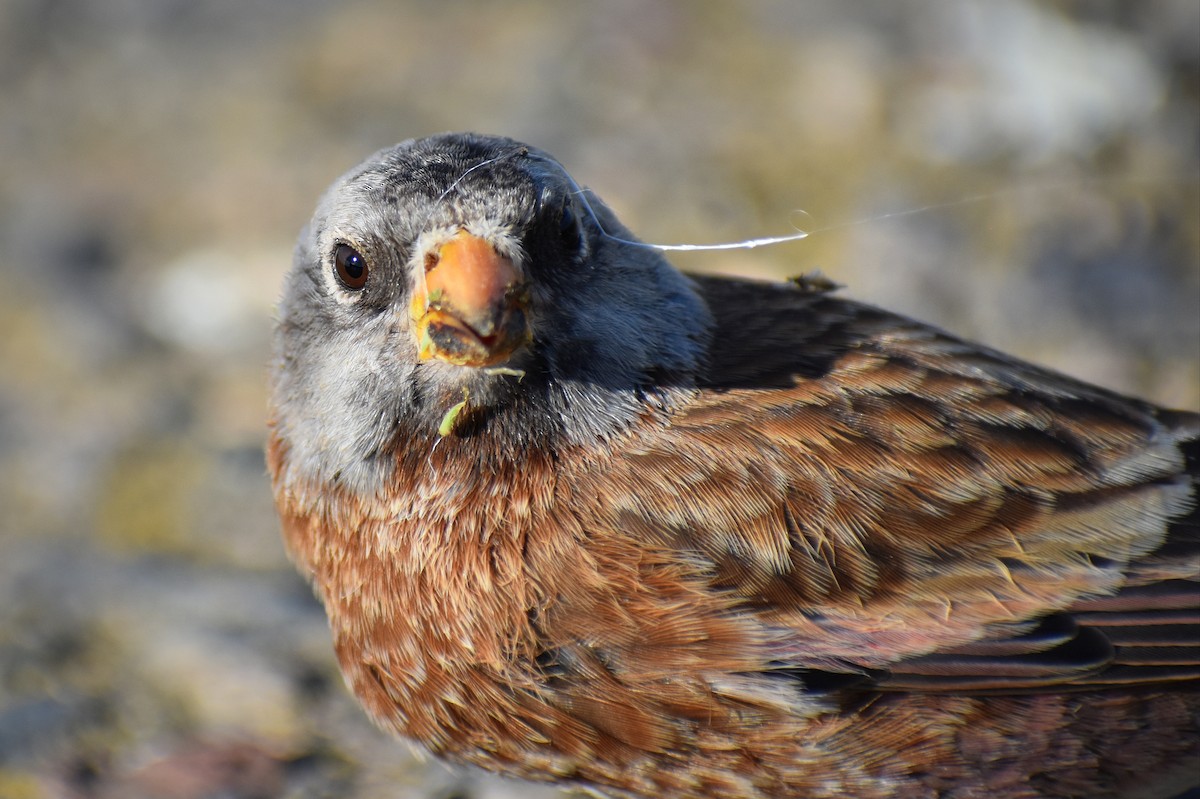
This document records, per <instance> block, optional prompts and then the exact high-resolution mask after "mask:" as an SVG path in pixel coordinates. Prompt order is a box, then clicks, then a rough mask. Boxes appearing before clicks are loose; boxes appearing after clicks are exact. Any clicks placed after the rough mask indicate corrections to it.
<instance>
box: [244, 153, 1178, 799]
mask: <svg viewBox="0 0 1200 799" xmlns="http://www.w3.org/2000/svg"><path fill="white" fill-rule="evenodd" d="M273 347H274V350H273V355H272V356H271V363H270V367H269V374H270V377H269V383H270V400H269V405H270V408H269V417H268V436H267V465H268V471H269V473H270V477H271V481H272V488H273V494H274V499H275V504H276V508H277V511H278V516H279V520H280V526H281V528H282V535H283V539H284V543H285V546H286V549H287V552H288V554H289V556H290V557H291V559H292V560H293V561H294V563H295V564H296V567H297V568H298V570H299V571H300V573H301V574H303V575H304V576H305V577H306V578H307V579H308V580H309V581H310V582H311V583H312V585H313V587H314V591H315V593H316V594H317V595H318V597H319V598H320V599H321V601H322V602H323V605H324V608H325V611H326V614H327V616H328V620H329V625H330V630H331V636H332V646H333V650H334V653H335V655H336V658H337V661H338V665H339V667H340V669H341V671H342V673H343V676H344V678H345V681H346V683H347V685H348V687H349V689H350V691H351V692H352V693H353V694H354V695H355V697H356V698H357V700H358V702H359V703H361V705H362V706H363V708H364V709H365V711H366V712H367V714H369V716H370V717H371V718H372V719H373V720H374V721H375V722H376V723H377V724H378V725H379V726H380V727H381V728H383V729H384V730H386V731H388V732H391V733H394V734H395V735H396V736H398V737H400V738H402V739H404V740H407V741H408V742H409V743H410V744H412V745H413V746H414V747H416V748H417V749H418V750H419V751H422V752H425V753H429V754H431V755H433V756H434V757H437V758H440V759H443V760H445V761H447V762H449V763H452V764H458V765H461V766H467V767H480V768H483V769H486V770H489V771H492V772H496V773H499V774H502V775H506V776H509V777H513V778H518V779H524V780H533V781H542V782H551V783H555V784H557V785H560V786H563V787H566V788H573V789H577V790H583V791H586V792H589V793H590V794H592V795H596V796H602V797H611V798H612V799H637V798H639V797H677V798H679V799H700V797H703V798H704V799H735V798H736V799H750V798H759V799H767V798H768V797H770V798H772V799H778V798H779V797H794V798H795V799H799V798H800V797H805V798H808V797H856V798H857V799H884V797H902V798H903V799H933V797H938V798H939V799H962V798H964V797H989V798H991V799H1030V798H1032V797H1087V798H1088V799H1095V798H1096V797H1112V796H1174V795H1176V794H1179V793H1181V792H1183V791H1185V790H1187V789H1188V788H1189V787H1192V786H1195V785H1196V784H1198V783H1200V691H1197V687H1198V686H1200V520H1198V516H1197V510H1196V507H1197V500H1196V484H1197V475H1198V473H1200V414H1197V413H1193V412H1188V411H1182V410H1168V409H1164V408H1160V407H1156V406H1154V405H1152V404H1150V403H1148V402H1145V401H1142V400H1138V399H1133V398H1129V397H1125V396H1121V395H1119V394H1117V393H1113V392H1111V391H1108V390H1105V389H1103V388H1100V387H1096V386H1092V385H1089V384H1086V383H1084V382H1081V381H1078V380H1076V379H1073V378H1071V377H1068V376H1065V375H1063V374H1060V373H1057V372H1054V371H1051V370H1048V369H1045V368H1041V367H1038V366H1035V365H1033V364H1030V363H1026V362H1023V361H1021V360H1019V359H1017V358H1014V357H1010V356H1009V355H1006V354H1003V353H1001V352H998V351H996V350H993V349H989V348H987V347H985V346H982V345H979V344H975V343H971V342H968V341H965V340H962V339H960V338H958V337H955V336H954V335H952V334H950V333H948V332H945V331H942V330H940V329H938V328H936V327H933V326H931V325H928V324H924V323H922V322H919V321H915V320H912V319H909V318H906V317H904V316H901V315H898V314H895V313H891V312H888V311H886V310H883V309H880V308H877V307H874V306H871V305H867V304H864V303H860V302H856V301H854V300H851V299H847V298H843V297H842V296H841V295H840V291H839V287H837V286H835V285H833V284H832V283H831V282H830V281H828V280H825V279H822V278H819V277H808V278H798V279H795V280H791V281H781V282H768V281H758V280H750V279H745V278H739V277H732V276H712V275H707V276H704V275H689V274H685V273H683V272H681V271H679V270H677V269H676V268H675V267H674V266H672V265H671V264H670V263H669V261H668V259H667V258H666V257H665V255H664V254H663V252H662V251H661V250H659V249H656V248H654V247H653V246H648V245H646V244H644V243H643V242H641V241H640V240H639V239H638V238H637V237H636V236H635V234H634V233H633V232H632V231H631V230H630V229H628V228H627V227H626V226H625V225H623V224H622V223H621V222H620V221H619V220H618V219H617V218H616V216H615V215H614V213H613V212H612V211H611V210H610V209H609V208H608V207H607V206H606V205H605V204H604V202H603V201H602V200H601V199H600V198H599V197H598V196H597V195H596V194H595V193H594V192H592V191H590V190H588V189H585V188H582V187H581V186H580V185H579V184H578V183H577V182H576V181H575V180H574V179H573V178H572V177H571V175H570V174H569V173H568V172H567V170H566V169H565V168H564V167H563V166H562V165H561V164H560V163H559V162H558V161H557V160H555V158H554V157H552V156H551V155H549V154H548V153H546V152H544V151H542V150H539V149H537V148H536V147H533V146H530V145H527V144H524V143H521V142H518V141H515V140H513V139H510V138H505V137H500V136H490V135H482V134H474V133H448V134H440V135H435V136H429V137H425V138H418V139H410V140H407V141H404V142H401V143H400V144H397V145H395V146H393V147H389V148H387V149H383V150H381V151H379V152H377V153H375V154H374V155H371V156H370V157H368V158H367V159H366V160H365V161H363V162H362V163H361V164H360V165H358V166H357V167H355V168H353V169H351V170H350V171H349V172H347V173H346V174H344V175H343V176H342V177H340V178H339V179H338V180H336V181H335V182H334V183H333V185H332V186H331V187H330V188H329V189H328V190H327V191H326V192H325V193H324V194H323V195H322V197H321V199H320V200H319V202H318V204H317V208H316V211H315V213H314V215H313V217H312V219H311V221H310V222H309V223H308V224H307V226H306V227H304V229H303V231H302V232H301V234H300V237H299V240H298V243H297V245H296V248H295V251H294V259H293V265H292V267H291V269H290V271H289V272H288V274H287V276H286V278H285V279H284V287H283V291H282V296H281V299H280V300H279V303H278V307H277V312H276V324H275V332H274V344H273Z"/></svg>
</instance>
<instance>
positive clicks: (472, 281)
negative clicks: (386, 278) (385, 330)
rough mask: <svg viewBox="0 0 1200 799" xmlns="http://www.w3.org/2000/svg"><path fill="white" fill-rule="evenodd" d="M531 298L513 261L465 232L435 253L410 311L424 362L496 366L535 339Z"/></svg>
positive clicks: (414, 294)
mask: <svg viewBox="0 0 1200 799" xmlns="http://www.w3.org/2000/svg"><path fill="white" fill-rule="evenodd" d="M527 305H528V293H527V292H526V291H525V287H524V284H523V282H522V280H521V273H520V271H519V270H518V269H517V267H516V265H515V264H513V262H512V261H511V260H509V259H508V258H505V257H504V256H502V255H500V254H499V253H497V252H496V250H495V248H493V247H492V245H490V244H488V243H487V242H486V241H484V240H483V239H481V238H479V237H478V236H475V235H472V234H470V233H467V232H466V231H465V230H462V231H459V232H458V234H457V235H455V236H454V238H452V239H450V240H449V241H447V242H446V243H445V244H443V245H441V246H440V247H438V248H437V249H436V250H434V251H432V252H430V253H429V255H428V256H427V257H426V261H425V280H424V285H421V286H418V287H417V290H416V291H415V292H414V293H413V298H412V305H411V306H410V308H409V312H410V314H411V315H412V319H413V323H414V324H415V325H416V334H417V342H418V345H419V347H420V350H419V355H420V358H421V360H428V359H430V358H438V359H439V360H443V361H446V362H447V363H452V364H456V365H458V366H491V365H492V364H495V363H499V362H501V361H503V360H505V359H506V358H508V356H510V355H512V353H513V352H515V351H516V350H517V349H518V348H519V347H521V346H522V345H523V344H525V343H526V342H527V341H528V340H529V325H528V322H527V321H526V317H525V308H526V307H527Z"/></svg>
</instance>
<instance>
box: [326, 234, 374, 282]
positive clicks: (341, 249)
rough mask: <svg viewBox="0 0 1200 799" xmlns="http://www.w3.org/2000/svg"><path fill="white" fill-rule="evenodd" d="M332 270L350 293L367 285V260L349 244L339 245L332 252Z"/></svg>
mask: <svg viewBox="0 0 1200 799" xmlns="http://www.w3.org/2000/svg"><path fill="white" fill-rule="evenodd" d="M333 269H334V271H335V272H337V276H338V280H339V281H341V284H342V285H343V286H345V287H346V288H348V289H350V290H351V291H358V290H359V289H361V288H362V287H363V286H365V285H367V274H368V271H369V270H368V269H367V259H366V258H363V257H362V255H361V254H360V253H359V251H358V250H356V249H354V248H353V247H351V246H350V245H349V244H339V245H338V246H337V249H336V250H334V251H333Z"/></svg>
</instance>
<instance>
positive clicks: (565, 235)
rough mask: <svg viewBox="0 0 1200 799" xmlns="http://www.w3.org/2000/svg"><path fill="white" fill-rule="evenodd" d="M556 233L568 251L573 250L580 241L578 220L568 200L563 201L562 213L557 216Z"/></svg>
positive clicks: (577, 246)
mask: <svg viewBox="0 0 1200 799" xmlns="http://www.w3.org/2000/svg"><path fill="white" fill-rule="evenodd" d="M558 234H559V237H560V240H561V241H562V244H563V247H565V248H566V249H567V250H568V251H569V252H575V251H576V250H578V249H579V246H580V244H581V243H582V242H581V241H580V238H579V235H580V234H579V220H578V219H576V218H575V211H574V209H572V208H571V203H570V202H565V203H563V207H562V215H561V216H560V217H559V218H558Z"/></svg>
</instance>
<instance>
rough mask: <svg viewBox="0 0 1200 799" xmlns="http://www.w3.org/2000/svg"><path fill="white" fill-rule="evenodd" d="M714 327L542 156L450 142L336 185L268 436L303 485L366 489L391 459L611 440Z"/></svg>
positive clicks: (313, 246) (294, 309)
mask: <svg viewBox="0 0 1200 799" xmlns="http://www.w3.org/2000/svg"><path fill="white" fill-rule="evenodd" d="M710 327H711V319H710V317H709V314H708V312H707V309H706V308H705V307H704V304H703V303H702V301H701V300H700V299H699V297H698V296H697V294H696V293H695V291H694V289H693V287H692V286H691V284H690V282H689V281H688V280H687V279H686V278H685V277H684V276H682V275H681V274H680V273H679V272H677V271H676V270H675V269H674V268H672V267H671V266H670V264H668V263H667V262H666V260H665V259H664V258H663V257H662V256H661V255H660V254H658V253H657V252H655V251H653V250H650V249H647V248H645V247H644V246H641V245H638V244H637V243H635V242H634V241H633V238H632V234H631V233H629V231H628V230H626V229H625V228H624V227H623V226H622V225H621V224H620V223H619V222H618V221H617V220H616V218H615V217H614V216H613V215H612V213H611V212H610V211H609V210H608V209H607V208H606V207H605V206H604V205H603V203H602V202H601V201H600V200H599V199H598V198H597V197H596V196H595V195H594V194H592V193H591V192H587V191H585V190H582V189H580V188H579V186H578V185H577V184H576V183H575V182H574V181H573V180H572V179H571V177H570V176H569V175H568V174H567V172H566V171H565V170H564V169H563V167H562V166H561V165H560V164H559V163H558V162H557V161H555V160H554V159H553V158H552V157H551V156H549V155H547V154H546V153H544V152H541V151H539V150H536V149H534V148H532V147H528V146H526V145H523V144H521V143H519V142H516V141H513V140H511V139H506V138H499V137H490V136H478V135H472V134H447V135H440V136H433V137H430V138H425V139H416V140H410V141H406V142H402V143H401V144H398V145H396V146H395V147H391V148H388V149H385V150H382V151H380V152H378V153H376V154H375V155H373V156H371V157H370V158H368V159H367V160H366V161H364V162H363V163H362V164H360V165H359V166H358V167H356V168H354V169H352V170H351V171H350V172H348V173H346V174H345V175H343V176H342V177H341V178H339V179H338V180H337V181H336V182H335V183H334V184H333V185H332V186H331V187H330V188H329V190H328V191H326V193H325V194H324V196H323V197H322V198H321V200H320V203H319V205H318V207H317V210H316V213H315V215H314V216H313V219H312V221H311V222H310V223H309V225H308V226H307V227H306V228H305V230H304V231H303V232H302V234H301V236H300V240H299V242H298V244H297V247H296V252H295V259H294V265H293V267H292V270H291V272H290V273H289V275H288V277H287V280H286V284H285V289H284V294H283V298H282V300H281V303H280V306H279V324H278V328H277V333H276V342H275V350H276V353H275V360H274V363H273V367H272V377H273V381H272V382H273V395H272V405H273V409H272V410H273V417H274V425H275V429H276V435H277V436H279V437H280V438H281V439H283V441H284V442H285V444H286V446H287V447H288V449H289V451H290V453H291V459H292V462H293V463H296V464H297V466H298V467H300V468H303V469H305V470H306V472H307V473H308V476H309V477H310V478H322V479H325V480H339V481H343V482H348V483H349V484H350V485H352V486H357V487H361V488H366V487H368V486H367V484H368V483H371V482H372V481H376V480H378V479H380V475H381V474H382V473H383V472H384V471H386V470H387V469H388V468H390V466H387V465H383V464H385V463H386V462H387V460H388V459H387V458H386V457H384V456H386V455H388V454H390V453H394V451H395V450H396V448H397V446H398V445H404V444H415V443H419V442H420V441H423V440H425V439H426V438H428V440H429V441H430V442H432V443H436V442H437V440H438V439H439V437H441V436H447V435H449V436H451V437H454V438H460V439H464V440H465V439H470V438H475V439H477V441H476V443H477V444H480V443H482V441H486V442H487V443H488V446H489V447H490V448H491V449H493V450H497V451H512V452H519V451H521V450H523V449H524V448H526V447H530V446H539V447H548V448H557V447H562V446H570V445H577V444H583V443H587V442H589V441H594V440H596V439H603V438H606V437H608V436H611V435H613V434H614V433H616V432H618V431H620V430H621V429H623V428H624V427H626V426H628V425H629V424H630V423H632V422H633V421H634V420H636V419H638V418H639V417H640V416H644V415H645V414H647V413H653V412H654V411H653V410H652V409H654V408H659V409H665V408H668V407H669V406H670V404H671V402H672V399H673V397H674V396H677V395H678V393H679V392H686V391H687V390H688V389H689V388H690V387H691V386H692V385H693V382H694V377H695V375H696V373H697V371H698V370H699V369H700V367H701V362H702V360H703V357H704V352H705V349H706V346H707V338H708V335H709V329H710Z"/></svg>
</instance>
